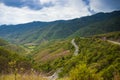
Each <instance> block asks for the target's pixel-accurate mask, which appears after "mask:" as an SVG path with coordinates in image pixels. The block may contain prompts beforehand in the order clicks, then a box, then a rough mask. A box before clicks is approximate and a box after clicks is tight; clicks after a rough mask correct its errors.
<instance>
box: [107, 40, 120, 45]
mask: <svg viewBox="0 0 120 80" xmlns="http://www.w3.org/2000/svg"><path fill="white" fill-rule="evenodd" d="M107 41H108V42H110V43H113V44H117V45H120V43H119V42H116V41H111V40H107Z"/></svg>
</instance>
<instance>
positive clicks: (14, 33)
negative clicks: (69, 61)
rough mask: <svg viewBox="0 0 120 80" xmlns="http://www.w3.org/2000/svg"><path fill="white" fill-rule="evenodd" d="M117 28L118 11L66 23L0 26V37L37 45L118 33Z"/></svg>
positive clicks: (119, 13)
mask: <svg viewBox="0 0 120 80" xmlns="http://www.w3.org/2000/svg"><path fill="white" fill-rule="evenodd" d="M119 26H120V11H114V12H111V13H98V14H95V15H92V16H86V17H82V18H77V19H73V20H66V21H64V20H60V21H53V22H31V23H26V24H18V25H1V26H0V37H2V38H4V39H5V40H8V41H10V42H12V43H16V44H26V43H37V44H38V43H42V42H43V41H49V40H55V39H65V38H68V37H74V36H83V37H85V36H92V35H96V34H102V33H108V32H114V31H120V27H119Z"/></svg>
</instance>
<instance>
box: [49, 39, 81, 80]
mask: <svg viewBox="0 0 120 80" xmlns="http://www.w3.org/2000/svg"><path fill="white" fill-rule="evenodd" d="M71 44H72V45H73V46H74V47H75V51H74V55H75V56H77V55H78V52H79V47H78V46H77V44H76V43H75V39H72V41H71ZM61 69H62V68H59V69H58V70H57V71H56V72H55V73H54V74H53V75H52V76H49V77H47V79H48V80H56V79H57V78H58V74H59V73H60V72H61Z"/></svg>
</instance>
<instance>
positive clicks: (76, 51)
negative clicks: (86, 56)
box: [71, 39, 79, 56]
mask: <svg viewBox="0 0 120 80" xmlns="http://www.w3.org/2000/svg"><path fill="white" fill-rule="evenodd" d="M71 44H72V45H73V46H74V47H75V51H74V55H75V56H77V55H78V52H79V47H78V46H77V44H76V43H75V39H72V41H71Z"/></svg>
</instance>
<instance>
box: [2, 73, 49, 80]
mask: <svg viewBox="0 0 120 80" xmlns="http://www.w3.org/2000/svg"><path fill="white" fill-rule="evenodd" d="M0 80H15V75H14V74H6V75H0ZM16 80H47V79H46V78H44V77H43V76H41V75H36V74H17V76H16Z"/></svg>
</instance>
